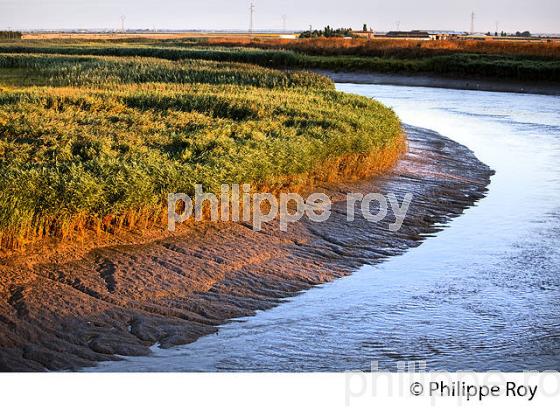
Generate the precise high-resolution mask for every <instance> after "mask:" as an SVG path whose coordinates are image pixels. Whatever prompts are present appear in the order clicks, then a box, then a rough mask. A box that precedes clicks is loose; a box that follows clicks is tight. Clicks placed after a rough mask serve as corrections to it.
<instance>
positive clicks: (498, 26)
mask: <svg viewBox="0 0 560 410" xmlns="http://www.w3.org/2000/svg"><path fill="white" fill-rule="evenodd" d="M499 28H500V22H499V21H497V20H496V35H498V33H499V32H500V30H499Z"/></svg>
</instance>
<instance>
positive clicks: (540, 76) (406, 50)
mask: <svg viewBox="0 0 560 410" xmlns="http://www.w3.org/2000/svg"><path fill="white" fill-rule="evenodd" d="M216 41H217V40H204V39H189V40H167V41H155V40H135V41H132V40H128V41H126V42H122V41H114V42H95V41H92V42H84V43H76V42H67V41H52V42H41V41H35V42H19V43H13V42H12V43H5V44H1V43H0V53H10V52H12V53H13V52H17V53H54V54H65V55H82V54H89V55H97V56H121V57H122V56H127V57H154V58H161V59H167V60H173V61H178V60H185V59H201V60H213V61H220V62H239V63H249V64H258V65H260V66H264V67H269V68H300V69H315V68H319V69H330V70H364V71H373V72H383V73H432V74H440V75H449V76H456V77H457V76H458V77H488V78H498V79H510V80H531V81H550V82H558V81H560V58H558V57H559V56H560V46H558V43H556V42H553V43H550V44H549V43H536V44H533V43H528V42H521V43H519V44H517V43H513V42H508V41H476V42H474V41H423V42H421V41H407V40H375V41H371V42H368V41H367V40H363V39H358V40H343V39H334V38H333V39H308V40H306V39H300V40H297V41H294V40H286V41H283V40H259V41H258V42H253V43H250V44H247V45H246V46H245V45H244V44H243V43H240V44H236V42H235V41H233V40H231V41H229V42H222V43H220V44H215V42H216ZM510 43H513V44H510ZM526 43H528V44H526Z"/></svg>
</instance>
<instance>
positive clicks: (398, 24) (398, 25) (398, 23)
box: [395, 20, 401, 31]
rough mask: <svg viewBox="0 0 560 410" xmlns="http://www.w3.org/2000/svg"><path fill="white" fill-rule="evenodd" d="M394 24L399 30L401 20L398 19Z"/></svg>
mask: <svg viewBox="0 0 560 410" xmlns="http://www.w3.org/2000/svg"><path fill="white" fill-rule="evenodd" d="M395 25H396V26H397V31H399V30H400V29H401V22H400V20H398V21H397V22H396V23H395Z"/></svg>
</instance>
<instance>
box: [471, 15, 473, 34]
mask: <svg viewBox="0 0 560 410" xmlns="http://www.w3.org/2000/svg"><path fill="white" fill-rule="evenodd" d="M471 34H474V11H473V12H472V13H471Z"/></svg>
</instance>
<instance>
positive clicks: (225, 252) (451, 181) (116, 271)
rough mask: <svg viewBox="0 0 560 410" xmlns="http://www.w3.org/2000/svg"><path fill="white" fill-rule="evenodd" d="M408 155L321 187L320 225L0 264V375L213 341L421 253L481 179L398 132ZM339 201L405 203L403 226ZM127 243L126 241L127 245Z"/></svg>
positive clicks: (463, 163) (193, 232) (444, 147)
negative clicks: (326, 203) (411, 252)
mask: <svg viewBox="0 0 560 410" xmlns="http://www.w3.org/2000/svg"><path fill="white" fill-rule="evenodd" d="M406 131H407V136H408V143H409V150H408V152H407V154H406V155H405V156H404V157H403V159H402V160H401V161H400V162H399V163H398V165H397V166H396V168H395V169H394V170H393V172H391V173H390V174H388V175H385V176H382V177H377V178H374V179H371V180H366V181H361V182H353V183H347V184H337V185H336V186H331V185H324V186H320V187H317V189H316V190H320V191H321V192H325V193H327V194H328V195H329V196H330V197H331V199H332V201H333V209H332V211H333V212H332V215H331V217H330V219H329V220H328V221H327V222H323V223H313V222H309V221H307V220H303V219H302V220H301V221H300V222H298V223H296V224H292V225H290V227H289V230H288V232H280V230H279V229H278V223H277V221H273V222H271V223H269V224H267V225H266V226H265V229H264V230H263V231H261V232H254V231H253V230H252V229H251V228H250V227H249V226H245V225H243V224H233V223H221V224H211V223H205V224H199V225H196V226H194V227H193V228H191V229H189V231H188V232H184V233H183V234H181V235H174V236H168V237H160V238H157V239H153V240H143V241H142V243H136V244H134V243H126V241H123V242H122V243H120V244H113V245H109V246H102V247H90V249H85V250H82V251H79V246H77V245H76V246H75V247H74V249H75V250H74V251H66V252H54V253H53V252H46V253H43V254H42V253H40V252H39V253H37V252H35V253H34V254H32V255H31V254H30V255H24V256H19V257H17V258H16V257H4V258H2V259H0V275H1V276H0V277H1V279H0V294H1V298H0V370H2V371H43V370H62V369H78V368H81V367H87V366H92V365H95V363H96V362H98V361H103V360H119V357H117V356H116V355H147V354H150V349H149V348H150V346H152V345H154V344H157V345H159V346H161V347H170V346H174V345H179V344H186V343H190V342H193V341H195V340H196V339H198V338H199V337H201V336H203V335H206V334H210V333H213V332H216V331H217V326H219V325H220V324H223V323H224V322H226V321H227V320H229V319H232V318H237V317H243V316H249V315H252V314H254V313H255V311H257V310H262V309H269V308H272V307H274V306H276V305H278V304H279V303H281V302H282V301H283V300H284V299H285V298H286V297H290V296H294V295H296V294H297V293H298V292H301V291H304V290H306V289H309V288H310V287H312V286H315V285H318V284H321V283H325V282H328V281H332V280H334V279H336V278H339V277H343V276H345V275H349V274H351V273H352V272H353V271H354V270H355V269H357V268H359V267H360V266H362V265H363V264H375V263H379V262H381V261H383V260H384V259H386V258H388V257H391V256H393V255H398V254H401V253H402V252H404V251H406V250H407V249H409V248H411V247H415V246H418V245H420V243H421V242H422V241H423V240H425V238H426V237H428V236H429V235H430V234H433V233H434V232H436V231H438V230H439V229H442V228H441V225H442V224H444V223H445V222H446V221H448V220H449V219H450V218H453V217H456V216H458V215H460V214H461V213H462V212H463V211H464V210H465V209H466V208H468V207H470V206H472V205H473V204H474V203H475V202H476V201H477V200H479V199H481V198H482V197H483V196H484V195H485V193H486V191H487V186H488V185H489V183H490V177H491V175H492V171H491V170H490V169H489V168H488V167H487V166H486V165H484V164H483V163H481V162H480V161H478V160H477V159H476V157H475V156H474V155H473V153H472V152H471V151H470V150H469V149H467V148H466V147H464V146H462V145H460V144H458V143H456V142H453V141H451V140H450V139H448V138H445V137H443V136H441V135H439V134H436V133H434V132H431V131H428V130H424V129H419V128H413V127H406ZM349 192H359V193H369V192H380V193H394V194H396V196H397V197H398V198H399V199H401V198H402V197H403V196H404V195H405V194H406V193H408V192H410V193H413V195H414V199H413V200H412V203H411V205H410V208H409V212H408V214H407V217H406V218H405V220H404V223H403V226H402V228H401V229H400V230H399V231H398V232H390V231H389V229H388V223H391V222H393V221H394V219H391V218H388V222H387V223H377V224H373V223H371V222H368V221H366V220H365V219H363V218H361V217H359V216H358V214H356V218H355V220H354V221H353V222H347V221H346V203H345V198H346V194H347V193H349ZM129 242H134V241H133V240H132V239H131V240H130V241H129Z"/></svg>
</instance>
